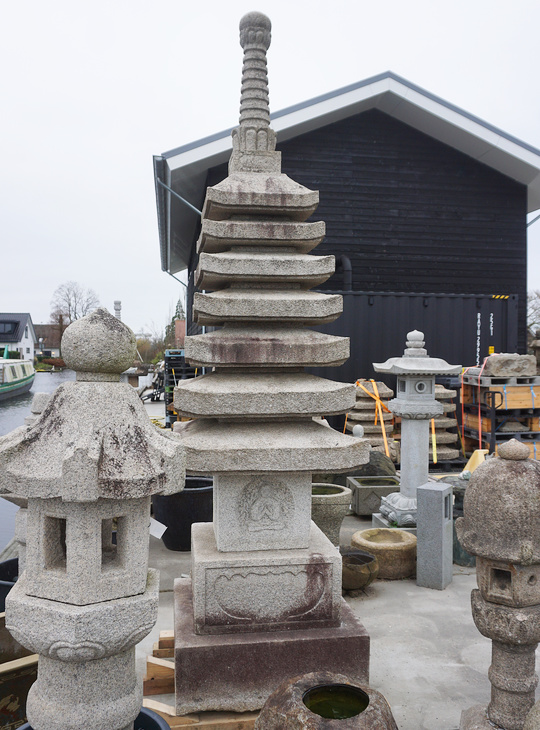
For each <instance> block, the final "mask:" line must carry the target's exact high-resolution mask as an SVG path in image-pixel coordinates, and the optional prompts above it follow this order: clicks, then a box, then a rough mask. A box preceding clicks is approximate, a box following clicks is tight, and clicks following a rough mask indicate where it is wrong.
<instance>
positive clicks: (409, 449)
mask: <svg viewBox="0 0 540 730" xmlns="http://www.w3.org/2000/svg"><path fill="white" fill-rule="evenodd" d="M424 344H425V343H424V333H423V332H418V330H413V331H412V332H409V333H408V335H407V342H406V348H405V351H404V353H403V357H392V358H390V359H389V360H387V361H386V362H384V363H373V368H374V369H375V372H376V373H385V374H387V375H396V376H397V384H396V397H395V398H394V399H393V400H391V401H390V402H389V403H388V408H389V409H390V410H391V411H392V413H393V414H394V415H395V416H398V417H399V418H401V476H400V485H399V492H394V493H393V494H389V495H388V496H387V497H382V499H381V514H382V516H383V519H382V520H381V518H380V517H379V516H378V515H374V516H373V524H374V526H376V527H388V526H389V524H387V523H394V522H395V523H396V524H397V526H398V527H413V528H414V527H415V525H416V507H417V502H416V490H417V488H418V487H420V486H421V485H423V484H425V483H426V482H427V481H428V472H429V441H430V439H429V425H430V420H431V419H432V418H435V417H436V416H440V415H442V414H443V412H444V407H443V405H442V403H440V402H439V401H437V400H435V377H436V376H437V375H458V374H459V373H460V372H461V365H449V364H448V363H447V362H446V361H445V360H442V359H441V358H438V357H428V354H427V350H425V349H424Z"/></svg>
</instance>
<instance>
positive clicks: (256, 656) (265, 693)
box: [174, 578, 369, 715]
mask: <svg viewBox="0 0 540 730" xmlns="http://www.w3.org/2000/svg"><path fill="white" fill-rule="evenodd" d="M174 592H175V619H174V620H175V689H176V712H177V714H178V715H185V714H188V713H190V712H204V711H236V712H247V711H253V710H258V709H260V708H261V707H262V706H263V705H264V703H265V702H266V700H267V699H268V697H269V696H270V694H272V692H273V691H274V690H275V689H277V687H278V686H279V685H280V684H281V683H282V682H283V681H284V680H285V679H287V677H296V676H299V675H302V674H307V673H309V672H320V671H327V672H335V673H338V674H344V675H346V676H348V677H350V678H351V680H353V681H357V682H361V683H363V684H368V681H369V635H368V633H367V631H366V629H365V628H364V626H363V625H362V624H361V623H360V621H358V619H357V618H356V617H355V616H354V614H353V613H352V611H351V609H350V608H349V606H348V605H347V604H346V603H345V601H343V605H342V609H341V611H342V614H341V615H342V622H341V626H338V627H336V628H324V629H307V630H306V629H300V630H291V631H277V632H276V631H273V632H266V631H265V632H263V631H260V632H254V633H241V634H220V635H211V636H209V635H198V634H196V633H195V631H194V620H193V607H192V606H193V604H192V594H191V580H190V579H188V578H181V579H179V580H177V581H175V586H174Z"/></svg>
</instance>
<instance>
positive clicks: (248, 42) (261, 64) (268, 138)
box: [233, 12, 276, 152]
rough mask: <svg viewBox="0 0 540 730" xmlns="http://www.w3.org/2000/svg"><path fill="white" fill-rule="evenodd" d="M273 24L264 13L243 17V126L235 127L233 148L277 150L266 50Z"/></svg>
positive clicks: (258, 150) (247, 150) (249, 150)
mask: <svg viewBox="0 0 540 730" xmlns="http://www.w3.org/2000/svg"><path fill="white" fill-rule="evenodd" d="M271 28H272V24H271V23H270V19H269V18H268V17H267V16H266V15H263V13H258V12H252V13H247V14H246V15H244V17H243V18H242V20H241V21H240V45H241V46H242V48H243V49H244V65H243V68H242V90H241V96H240V126H239V127H237V128H236V129H234V130H233V148H234V150H237V151H239V152H273V151H274V150H275V148H276V135H275V132H274V131H273V130H272V129H270V106H269V100H268V73H267V67H266V51H267V50H268V48H269V46H270V39H271V33H270V30H271Z"/></svg>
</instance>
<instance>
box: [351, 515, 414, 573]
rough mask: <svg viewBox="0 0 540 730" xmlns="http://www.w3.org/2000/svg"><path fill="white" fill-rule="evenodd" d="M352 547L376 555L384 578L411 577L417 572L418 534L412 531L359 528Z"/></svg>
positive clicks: (352, 540) (353, 537)
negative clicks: (412, 533) (413, 533)
mask: <svg viewBox="0 0 540 730" xmlns="http://www.w3.org/2000/svg"><path fill="white" fill-rule="evenodd" d="M351 547H355V548H359V549H360V550H365V551H366V552H368V553H371V554H373V555H375V557H376V558H377V560H378V562H379V576H378V577H379V578H381V579H382V580H400V579H402V578H410V577H412V576H413V575H414V574H415V573H416V536H415V535H411V533H410V532H405V531H404V530H397V529H390V528H386V527H374V528H372V529H370V530H359V531H358V532H355V533H354V535H353V536H352V538H351Z"/></svg>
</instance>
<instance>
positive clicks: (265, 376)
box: [174, 371, 354, 419]
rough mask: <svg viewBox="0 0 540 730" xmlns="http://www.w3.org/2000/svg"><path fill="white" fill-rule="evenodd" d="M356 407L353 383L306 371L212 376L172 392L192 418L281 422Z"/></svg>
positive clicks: (181, 384)
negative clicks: (261, 418) (239, 417)
mask: <svg viewBox="0 0 540 730" xmlns="http://www.w3.org/2000/svg"><path fill="white" fill-rule="evenodd" d="M351 403H354V385H350V384H348V383H336V382H333V381H331V380H325V379H324V378H320V377H317V376H316V375H310V374H308V373H305V372H287V371H285V372H282V373H250V374H249V378H247V377H246V375H245V373H238V372H235V371H233V372H232V373H231V372H230V371H229V372H223V371H221V372H213V373H208V374H207V375H201V376H199V377H198V378H189V379H187V380H181V381H180V382H179V383H178V385H177V386H176V388H175V389H174V405H175V408H176V410H177V411H178V412H181V413H182V414H183V415H186V416H191V417H200V416H206V417H213V416H227V417H229V418H234V417H235V416H241V417H242V418H257V417H260V416H264V417H274V418H281V419H283V417H284V416H289V417H295V416H297V417H306V416H317V415H321V414H324V415H329V416H330V415H333V414H336V413H343V411H344V410H346V409H347V408H349V407H350V405H351Z"/></svg>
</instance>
